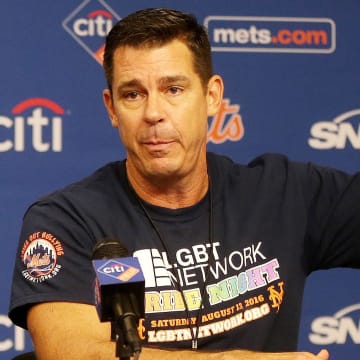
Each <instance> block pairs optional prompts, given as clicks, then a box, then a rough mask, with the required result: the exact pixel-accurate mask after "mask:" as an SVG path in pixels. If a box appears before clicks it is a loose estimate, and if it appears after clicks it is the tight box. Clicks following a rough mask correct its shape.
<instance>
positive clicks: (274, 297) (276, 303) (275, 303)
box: [267, 281, 284, 312]
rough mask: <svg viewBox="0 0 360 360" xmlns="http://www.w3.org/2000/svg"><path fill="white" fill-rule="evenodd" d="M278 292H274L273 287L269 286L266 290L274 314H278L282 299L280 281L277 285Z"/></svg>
mask: <svg viewBox="0 0 360 360" xmlns="http://www.w3.org/2000/svg"><path fill="white" fill-rule="evenodd" d="M278 288H279V291H278V290H275V286H274V285H271V286H269V287H268V288H267V290H268V292H269V300H270V301H271V302H272V305H271V307H272V308H276V309H277V310H276V312H279V310H280V306H281V303H282V301H283V297H284V282H283V281H281V282H279V283H278Z"/></svg>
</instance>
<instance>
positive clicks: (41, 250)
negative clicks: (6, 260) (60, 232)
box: [20, 231, 64, 283]
mask: <svg viewBox="0 0 360 360" xmlns="http://www.w3.org/2000/svg"><path fill="white" fill-rule="evenodd" d="M62 255H64V249H63V246H62V244H61V242H60V241H59V240H58V239H57V238H56V237H55V236H54V235H52V234H50V233H48V232H45V231H41V232H40V231H39V232H35V233H33V234H31V235H30V236H29V237H28V239H26V240H25V242H24V245H23V247H22V250H21V253H20V257H21V260H22V262H23V264H24V266H25V270H23V271H22V275H23V276H24V277H25V279H27V280H29V281H32V282H34V283H41V282H43V281H45V280H48V279H51V278H53V277H54V276H56V275H57V274H58V272H59V271H60V269H61V265H60V264H58V258H59V257H60V256H62Z"/></svg>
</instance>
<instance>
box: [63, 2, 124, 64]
mask: <svg viewBox="0 0 360 360" xmlns="http://www.w3.org/2000/svg"><path fill="white" fill-rule="evenodd" d="M118 20H120V17H119V15H118V14H116V12H115V11H114V10H113V9H112V8H111V7H110V6H109V5H108V4H106V2H105V1H103V0H85V1H83V2H82V3H81V4H80V5H79V6H78V7H77V8H76V9H75V10H74V11H72V12H71V13H70V14H69V15H68V17H67V18H66V19H65V20H64V21H63V23H62V25H63V28H64V29H65V30H66V31H67V32H68V33H69V34H70V35H71V36H72V37H73V38H74V40H75V41H76V42H77V43H78V44H79V45H80V46H81V47H82V48H83V49H84V50H85V51H86V52H87V53H88V54H89V55H90V56H91V57H93V58H94V59H95V60H96V61H97V62H99V63H100V64H102V62H103V55H104V40H105V37H106V35H107V34H108V33H109V31H110V30H111V28H112V27H113V25H114V22H116V21H118Z"/></svg>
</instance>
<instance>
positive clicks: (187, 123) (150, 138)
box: [104, 40, 222, 178]
mask: <svg viewBox="0 0 360 360" xmlns="http://www.w3.org/2000/svg"><path fill="white" fill-rule="evenodd" d="M113 61H114V73H113V84H112V91H113V94H112V98H111V94H110V92H109V90H105V91H104V101H105V105H106V107H107V109H108V112H109V115H110V118H111V122H112V125H113V126H114V127H116V128H118V131H119V134H120V137H121V140H122V142H123V144H124V146H125V148H126V150H127V167H128V169H129V168H131V171H135V172H136V174H137V175H140V176H142V177H146V178H149V177H150V178H151V177H157V178H159V177H165V178H166V177H173V176H177V177H182V176H186V175H187V174H189V173H190V172H191V171H196V168H197V165H198V164H199V161H200V162H204V161H206V136H207V119H208V116H211V115H214V114H215V113H216V111H217V110H218V107H219V104H220V102H221V96H222V82H221V78H220V77H218V76H215V77H213V78H212V79H211V80H210V81H209V84H208V88H207V89H204V88H203V86H202V84H201V81H200V78H199V76H198V74H196V73H195V71H194V66H193V58H192V54H191V52H190V51H189V49H188V48H187V47H186V45H185V44H184V43H182V42H181V41H178V40H174V41H172V42H170V43H169V44H166V45H164V46H162V47H155V48H133V47H129V46H126V47H120V48H118V49H117V50H116V51H115V53H114V60H113Z"/></svg>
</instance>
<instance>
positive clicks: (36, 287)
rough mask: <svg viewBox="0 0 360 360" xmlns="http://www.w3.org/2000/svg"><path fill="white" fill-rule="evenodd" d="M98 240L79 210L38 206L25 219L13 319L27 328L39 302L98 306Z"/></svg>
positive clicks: (47, 203)
mask: <svg viewBox="0 0 360 360" xmlns="http://www.w3.org/2000/svg"><path fill="white" fill-rule="evenodd" d="M93 244H94V239H93V235H92V234H91V231H89V229H88V228H87V225H86V221H85V220H84V219H83V218H82V217H81V215H80V213H78V212H77V211H76V209H72V208H71V206H70V205H64V204H60V203H59V202H56V201H55V202H51V201H43V202H38V203H36V204H35V205H33V206H32V207H30V209H29V210H28V211H27V213H26V214H25V216H24V219H23V225H22V229H21V235H20V240H19V245H18V250H17V254H16V260H15V268H14V274H13V285H12V292H11V300H10V310H9V317H10V318H11V320H12V321H13V322H14V323H15V324H16V325H18V326H21V327H24V328H27V326H26V315H27V311H28V309H29V307H30V306H31V305H33V304H36V303H39V302H51V301H69V302H79V303H88V304H93V303H94V295H93V283H94V276H95V275H94V271H93V268H92V263H91V251H92V248H93Z"/></svg>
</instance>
